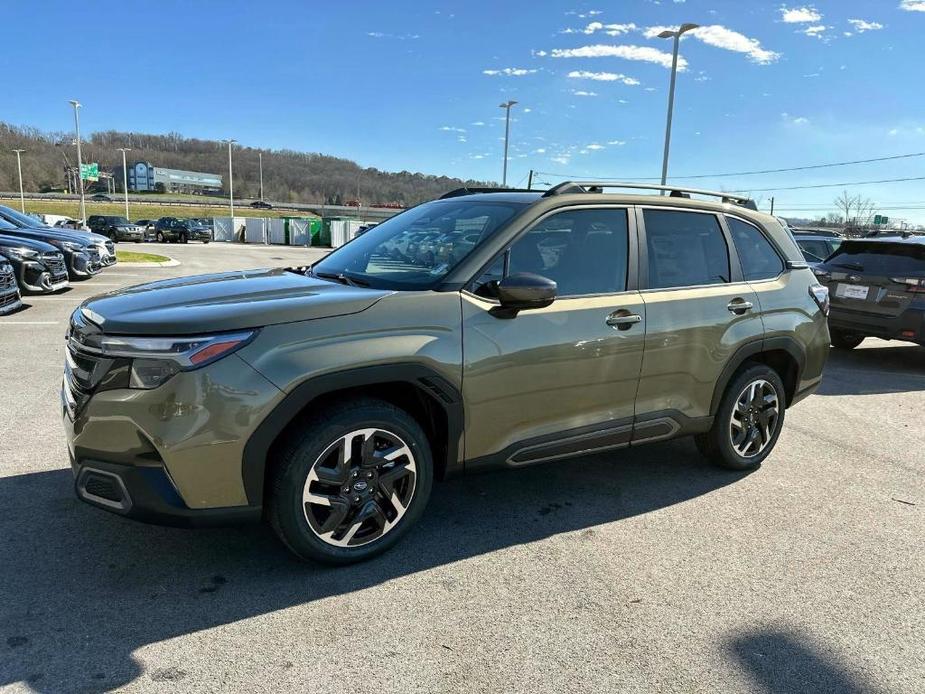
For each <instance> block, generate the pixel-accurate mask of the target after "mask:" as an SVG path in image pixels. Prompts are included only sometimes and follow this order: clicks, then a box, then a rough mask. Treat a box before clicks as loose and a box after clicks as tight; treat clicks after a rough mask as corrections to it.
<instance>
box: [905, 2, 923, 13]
mask: <svg viewBox="0 0 925 694" xmlns="http://www.w3.org/2000/svg"><path fill="white" fill-rule="evenodd" d="M899 9H901V10H906V11H907V12H925V0H902V1H901V2H900V3H899Z"/></svg>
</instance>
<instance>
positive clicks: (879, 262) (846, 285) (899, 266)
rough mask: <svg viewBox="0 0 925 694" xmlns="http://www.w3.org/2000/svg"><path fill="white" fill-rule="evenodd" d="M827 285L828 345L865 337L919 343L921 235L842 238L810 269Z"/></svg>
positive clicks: (924, 250) (924, 299)
mask: <svg viewBox="0 0 925 694" xmlns="http://www.w3.org/2000/svg"><path fill="white" fill-rule="evenodd" d="M813 272H814V273H815V274H816V277H817V278H818V279H819V281H820V282H822V283H823V284H824V285H826V286H827V287H828V288H829V292H830V294H831V297H832V312H831V314H830V315H829V327H830V331H831V334H832V346H834V347H838V348H840V349H853V348H854V347H857V346H858V345H859V344H861V342H862V341H863V340H864V338H865V337H879V338H882V339H884V340H902V341H905V342H914V343H916V344H919V345H923V344H925V237H922V236H914V235H898V236H893V237H877V238H864V239H846V240H845V241H843V242H842V244H841V245H840V246H839V247H838V249H837V250H836V251H835V252H834V253H833V254H832V256H831V257H829V258H827V259H826V261H825V262H824V263H821V264H819V265H816V266H815V267H814V268H813Z"/></svg>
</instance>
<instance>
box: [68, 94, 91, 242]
mask: <svg viewBox="0 0 925 694" xmlns="http://www.w3.org/2000/svg"><path fill="white" fill-rule="evenodd" d="M70 103H71V106H73V107H74V131H75V133H76V135H77V184H78V185H79V186H80V223H81V224H85V223H86V221H87V201H86V200H85V199H84V177H83V171H82V169H83V157H82V156H81V154H80V116H79V115H78V113H77V109H79V108H80V102H79V101H77V100H76V99H71V102H70Z"/></svg>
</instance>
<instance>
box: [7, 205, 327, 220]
mask: <svg viewBox="0 0 925 694" xmlns="http://www.w3.org/2000/svg"><path fill="white" fill-rule="evenodd" d="M0 203H2V204H4V205H9V206H10V207H15V208H16V209H17V210H18V209H19V201H18V200H13V201H10V200H0ZM26 212H38V213H40V214H60V215H65V216H67V217H73V218H74V219H76V218H77V217H79V216H80V201H79V200H26ZM91 214H112V215H119V216H122V215H124V214H125V203H124V202H92V201H90V200H87V216H88V217H89V216H90V215H91ZM129 214H130V215H131V217H130V219H131V220H132V221H133V222H134V221H136V220H138V219H157V218H158V217H227V216H228V208H227V207H225V208H219V207H203V206H201V205H195V204H189V205H157V204H152V205H148V204H144V205H142V204H137V203H136V204H132V201H131V200H129ZM234 216H235V217H314V216H315V215H313V214H311V213H309V212H294V211H292V210H255V209H252V208H250V207H238V206H237V205H235V207H234Z"/></svg>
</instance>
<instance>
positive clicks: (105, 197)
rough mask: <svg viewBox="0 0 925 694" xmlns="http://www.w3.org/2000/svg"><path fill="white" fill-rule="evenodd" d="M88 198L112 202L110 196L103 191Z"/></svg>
mask: <svg viewBox="0 0 925 694" xmlns="http://www.w3.org/2000/svg"><path fill="white" fill-rule="evenodd" d="M90 199H91V200H95V201H96V202H112V198H111V197H109V196H108V195H106V194H105V193H94V194H93V195H91V196H90Z"/></svg>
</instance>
